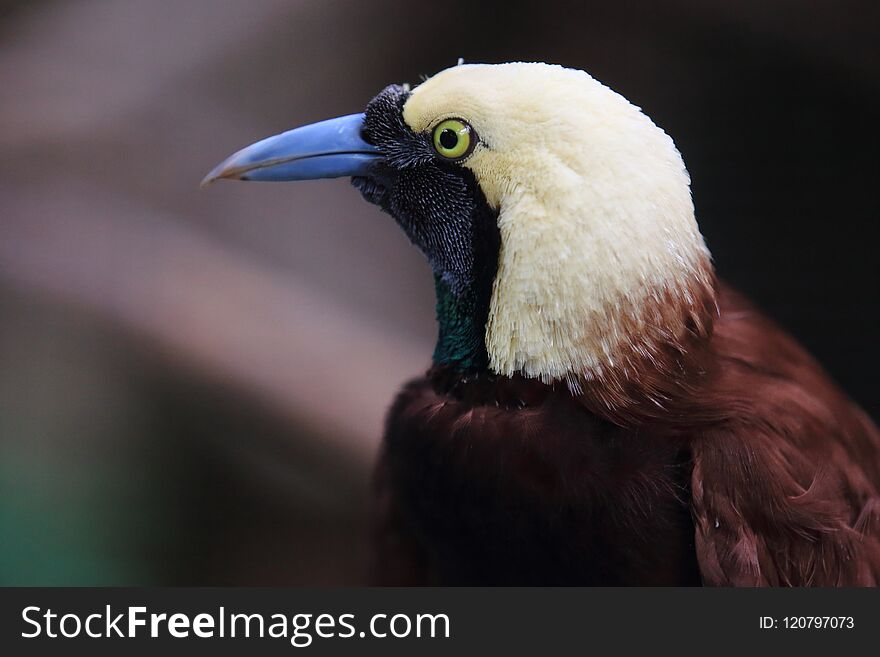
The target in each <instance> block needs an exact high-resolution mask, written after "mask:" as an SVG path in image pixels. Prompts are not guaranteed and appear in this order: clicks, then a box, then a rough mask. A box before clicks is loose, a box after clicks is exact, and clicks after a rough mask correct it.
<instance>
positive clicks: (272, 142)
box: [202, 114, 381, 187]
mask: <svg viewBox="0 0 880 657" xmlns="http://www.w3.org/2000/svg"><path fill="white" fill-rule="evenodd" d="M363 125H364V115H363V114H350V115H348V116H340V117H339V118H336V119H329V120H327V121H321V122H319V123H312V124H310V125H304V126H302V127H301V128H296V129H294V130H288V131H287V132H282V133H281V134H280V135H275V136H274V137H268V138H267V139H263V140H262V141H258V142H257V143H256V144H251V145H250V146H248V147H247V148H243V149H242V150H240V151H238V152H237V153H235V154H233V155H230V156H229V157H228V158H226V159H225V160H224V161H223V162H221V163H220V164H219V165H217V166H216V167H215V168H214V170H213V171H211V173H209V174H208V175H207V176H205V179H204V180H203V181H202V187H204V186H205V185H209V184H211V183H212V182H214V181H215V180H219V179H220V178H230V179H233V180H266V181H283V180H313V179H315V178H341V177H343V176H363V175H366V174H367V173H368V171H369V169H370V166H371V165H372V164H373V163H374V162H375V161H376V160H378V159H380V158H381V154H380V153H379V151H378V149H377V148H376V147H375V146H373V145H372V144H368V143H367V142H365V141H364V140H363V138H362V137H361V130H362V128H363Z"/></svg>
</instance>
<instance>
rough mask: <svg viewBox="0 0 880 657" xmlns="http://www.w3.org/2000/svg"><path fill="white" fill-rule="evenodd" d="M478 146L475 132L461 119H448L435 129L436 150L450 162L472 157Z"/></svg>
mask: <svg viewBox="0 0 880 657" xmlns="http://www.w3.org/2000/svg"><path fill="white" fill-rule="evenodd" d="M476 145H477V140H476V138H475V135H474V131H473V130H472V129H471V127H470V126H469V125H468V124H467V123H465V122H464V121H462V120H461V119H446V120H445V121H443V122H441V123H440V124H439V125H438V126H437V127H436V128H434V150H436V151H437V152H438V153H439V154H440V155H442V156H443V157H445V158H447V159H449V160H460V159H462V158H463V157H466V156H468V155H470V154H471V151H472V150H474V146H476Z"/></svg>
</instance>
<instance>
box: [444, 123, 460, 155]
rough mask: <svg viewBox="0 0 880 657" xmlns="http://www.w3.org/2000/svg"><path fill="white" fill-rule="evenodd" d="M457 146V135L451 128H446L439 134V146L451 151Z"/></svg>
mask: <svg viewBox="0 0 880 657" xmlns="http://www.w3.org/2000/svg"><path fill="white" fill-rule="evenodd" d="M457 144H458V133H457V132H456V131H455V130H453V129H452V128H446V129H445V130H443V132H441V133H440V145H441V146H442V147H443V148H445V149H446V150H448V151H451V150H452V149H453V148H455V146H456V145H457Z"/></svg>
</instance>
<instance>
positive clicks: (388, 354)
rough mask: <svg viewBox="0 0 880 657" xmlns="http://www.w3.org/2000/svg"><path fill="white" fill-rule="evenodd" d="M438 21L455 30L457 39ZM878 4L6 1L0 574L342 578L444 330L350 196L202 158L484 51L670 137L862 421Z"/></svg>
mask: <svg viewBox="0 0 880 657" xmlns="http://www.w3.org/2000/svg"><path fill="white" fill-rule="evenodd" d="M449 16H452V17H453V20H449V18H448V17H449ZM878 19H880V15H878V3H875V2H872V1H871V0H865V1H864V2H854V1H837V2H831V1H821V0H739V1H737V2H729V1H728V0H670V1H667V2H662V3H650V2H628V1H623V0H615V1H614V2H580V3H568V2H560V3H557V4H554V3H552V2H548V1H547V0H543V1H540V2H533V1H526V0H504V1H503V2H502V1H489V2H479V3H476V2H466V1H464V0H445V1H444V2H443V3H439V4H438V3H435V2H421V3H418V2H412V1H407V2H403V1H398V0H373V1H372V2H369V3H367V2H357V1H354V0H352V1H348V2H345V1H330V0H322V1H320V2H319V1H313V2H307V1H301V2H297V1H294V0H250V1H249V2H239V1H237V0H126V1H125V2H112V1H102V0H64V1H63V2H62V1H59V0H54V1H52V0H42V1H36V0H28V1H27V2H25V1H24V0H14V1H11V2H10V1H9V0H0V153H2V157H0V584H4V585H11V584H22V585H34V584H90V585H98V584H105V585H112V584H318V585H336V584H359V583H362V582H363V581H364V573H365V563H366V561H367V558H368V541H367V538H366V537H367V523H366V517H367V509H368V506H369V477H370V468H371V464H372V461H373V458H374V454H375V452H376V448H377V445H378V441H379V438H380V435H381V425H382V418H383V414H384V412H385V409H386V408H387V405H388V402H389V400H390V399H391V398H392V396H393V395H394V393H395V391H396V389H397V388H398V387H399V385H400V384H401V382H403V381H405V380H406V379H407V378H410V377H412V376H414V375H416V374H418V373H420V372H421V371H423V370H424V368H425V367H426V365H427V364H428V360H429V358H430V354H431V349H432V347H433V340H434V331H435V328H434V318H433V302H434V299H433V287H432V279H431V276H430V273H429V271H428V268H427V266H426V264H425V263H424V262H423V261H422V258H421V256H420V255H419V253H417V252H416V250H415V249H414V248H412V247H411V246H410V245H409V244H408V242H407V241H406V239H405V238H404V236H403V234H402V233H401V232H400V231H399V230H398V229H397V228H396V226H395V225H394V223H393V221H392V220H391V219H390V218H389V217H387V216H385V215H382V214H381V213H379V211H378V210H377V209H375V208H374V207H372V206H370V205H367V204H366V203H363V202H362V201H361V200H360V197H359V195H358V193H357V192H356V191H355V190H354V189H352V188H351V187H350V186H349V185H348V184H347V183H346V182H345V181H319V182H310V183H297V184H296V185H253V184H251V185H247V184H231V183H230V184H219V185H216V186H215V187H213V188H211V189H210V190H208V191H200V190H199V189H198V183H199V181H200V180H201V178H202V176H203V175H204V174H205V173H206V172H207V171H208V170H209V169H210V168H211V167H213V166H214V165H215V164H216V163H217V162H218V161H219V160H221V159H222V158H223V157H225V156H226V155H228V154H229V153H230V152H232V151H234V150H236V149H238V148H239V147H241V146H243V145H246V144H249V143H251V142H252V141H255V140H256V139H258V138H261V137H263V136H266V135H268V134H273V133H275V132H279V131H281V130H284V129H287V128H289V127H293V126H295V125H298V124H301V123H305V122H311V121H315V120H319V119H323V118H328V117H333V116H337V115H340V114H346V113H350V112H356V111H360V110H362V108H363V107H364V105H365V104H366V102H367V101H368V100H369V99H370V98H371V97H372V96H373V95H374V94H375V93H377V92H378V91H379V90H381V89H382V88H383V87H384V86H385V85H386V84H389V83H392V82H405V81H410V82H417V81H418V80H419V79H420V76H421V75H423V74H428V75H429V74H431V73H434V72H436V71H438V70H440V69H443V68H446V67H448V66H450V65H453V64H454V63H455V61H456V59H457V58H458V57H463V58H464V59H465V60H466V61H470V62H479V61H485V62H499V61H510V60H542V61H549V62H555V63H561V64H564V65H567V66H572V67H577V68H583V69H586V70H588V71H590V72H591V73H592V74H593V75H594V76H595V77H596V78H598V79H599V80H602V81H603V82H605V83H606V84H608V85H610V86H611V87H612V88H614V89H616V90H617V91H619V92H621V93H623V94H624V95H625V96H627V97H628V98H630V100H632V101H633V102H635V103H636V104H638V105H640V106H641V107H642V108H643V109H644V110H645V111H646V112H647V113H648V115H649V116H651V117H652V118H653V119H654V120H655V122H656V123H658V124H659V125H660V126H661V127H663V128H664V129H665V130H666V131H667V132H669V133H670V134H671V135H672V136H673V137H674V139H675V140H676V142H677V144H678V146H679V148H680V149H681V151H682V153H683V154H684V158H685V161H686V163H687V164H688V167H689V169H690V171H691V175H692V178H693V192H694V197H695V202H696V207H697V214H698V218H699V220H700V223H701V226H702V229H703V232H704V233H705V235H706V237H707V239H708V242H709V245H710V248H711V249H712V251H713V253H714V256H715V259H716V263H717V266H718V269H719V271H720V273H721V275H722V276H723V277H724V278H726V279H727V280H728V281H729V282H731V283H733V284H734V285H736V286H738V287H739V288H741V289H742V290H743V291H744V292H746V293H747V294H749V295H750V296H751V297H752V298H753V299H754V300H756V302H757V303H758V304H759V305H761V306H762V307H763V308H764V309H765V310H766V311H767V312H768V313H769V314H770V315H772V316H773V317H775V318H776V319H777V320H779V321H780V322H781V323H782V324H784V325H785V326H786V327H787V328H788V329H789V330H790V331H791V332H792V333H794V334H795V335H796V336H797V337H798V338H799V339H800V340H801V341H802V342H803V343H804V344H805V345H806V346H807V347H808V348H809V349H810V350H811V351H812V352H813V353H814V354H815V355H816V356H817V357H818V358H819V359H820V360H821V361H822V362H823V363H824V364H825V366H826V367H827V369H828V370H829V371H830V373H831V374H832V375H833V376H834V377H835V378H836V379H837V380H838V381H839V382H840V383H841V385H842V386H843V387H844V388H845V389H846V390H847V391H848V392H849V393H850V394H851V395H852V396H853V397H854V398H855V399H856V400H858V401H859V402H860V403H861V404H862V405H863V406H864V407H865V408H866V409H867V410H868V411H869V413H871V414H872V415H873V416H874V417H875V418H877V413H878V397H880V395H878V392H880V384H878V379H877V376H876V371H877V369H878V365H880V362H878V355H877V353H878V350H877V346H876V339H877V334H878V328H880V325H878V322H877V309H878V305H880V304H878V301H880V299H878V283H880V266H878V258H877V244H876V241H875V239H874V235H875V234H876V232H877V225H878V220H880V185H878V182H880V177H878V173H880V171H878V153H880V143H878V141H880V140H878V132H880V130H878V128H880V112H878V110H880V53H878V45H877V44H878V41H880V39H878V34H880V29H878V28H880V20H878Z"/></svg>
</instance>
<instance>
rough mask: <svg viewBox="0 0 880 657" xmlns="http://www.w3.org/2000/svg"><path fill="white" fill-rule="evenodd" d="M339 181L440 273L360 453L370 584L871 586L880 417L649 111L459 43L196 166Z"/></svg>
mask: <svg viewBox="0 0 880 657" xmlns="http://www.w3.org/2000/svg"><path fill="white" fill-rule="evenodd" d="M336 177H350V178H351V182H352V184H353V185H354V187H355V188H356V189H357V190H358V191H359V192H360V193H361V195H362V196H363V198H364V199H365V200H367V201H368V202H370V203H372V204H375V205H376V206H378V207H379V208H380V209H381V210H383V211H384V212H386V213H388V214H390V215H391V216H392V217H393V218H394V220H395V221H396V223H397V224H398V225H399V226H400V228H401V229H402V230H403V231H404V232H405V233H406V235H407V236H408V238H409V240H410V241H411V242H412V243H413V244H414V245H415V246H416V247H418V249H420V250H421V251H422V252H423V254H424V255H425V257H426V259H427V261H428V264H429V265H430V268H431V272H432V274H433V277H434V287H435V294H436V316H437V324H438V337H437V342H436V346H435V349H434V352H433V357H432V360H431V364H430V366H429V368H428V369H427V370H426V372H425V373H424V374H422V375H421V376H418V377H417V378H415V379H413V380H412V381H410V382H408V383H406V384H405V385H403V387H402V389H401V391H400V392H399V394H398V396H397V397H396V399H395V400H394V401H393V403H392V404H391V406H390V411H389V412H388V415H387V421H386V427H385V435H384V438H383V441H382V446H381V450H380V455H379V459H378V463H377V466H376V471H375V480H374V481H375V483H374V487H375V514H374V515H375V524H374V527H375V529H374V547H375V565H374V572H373V577H374V582H375V583H377V584H399V585H513V584H521V585H608V586H629V585H645V586H653V585H658V586H661V585H662V586H691V585H693V586H699V585H704V586H874V585H876V584H877V583H878V580H880V494H878V490H880V432H878V429H877V427H876V425H875V424H874V423H873V422H872V420H871V419H870V418H869V416H868V415H867V414H866V413H865V412H864V411H863V410H862V409H860V408H859V407H858V406H857V405H856V404H855V403H854V402H853V401H851V400H850V399H849V398H848V397H847V395H846V393H844V392H843V391H842V390H841V389H840V388H839V387H838V385H837V384H836V383H835V382H834V381H833V380H832V379H831V378H830V376H829V375H828V374H827V373H826V372H825V371H824V370H823V368H822V366H821V365H820V364H819V363H818V362H817V361H816V360H815V359H814V358H813V357H812V356H811V355H810V354H809V353H808V352H807V351H806V350H805V349H804V348H803V347H801V346H800V345H799V344H798V343H797V342H796V341H795V340H794V339H793V338H792V337H790V336H789V335H788V334H787V333H786V332H785V331H784V330H783V329H782V328H781V327H779V326H778V325H777V324H775V323H774V322H773V321H772V320H771V319H769V318H768V317H767V316H765V315H764V314H762V312H761V311H760V310H759V309H757V308H756V307H755V305H753V304H752V303H751V302H750V301H749V300H748V299H747V298H746V297H745V296H743V295H742V294H740V293H739V292H737V291H735V290H734V289H732V288H731V287H730V286H728V285H726V284H725V283H724V282H723V281H722V280H720V279H719V278H718V276H717V275H716V274H715V270H714V265H713V261H712V258H711V255H710V252H709V250H708V248H707V245H706V242H705V240H704V238H703V236H702V234H701V232H700V230H699V227H698V224H697V220H696V212H695V209H694V203H693V200H692V195H691V190H690V178H689V174H688V171H687V169H686V168H685V165H684V162H683V160H682V157H681V155H680V153H679V151H678V150H677V148H676V146H675V144H674V143H673V141H672V139H671V138H670V137H669V136H668V135H667V134H666V133H665V132H664V131H663V130H662V129H661V128H659V127H658V126H657V125H655V124H654V122H652V120H651V119H650V118H649V117H648V116H647V115H646V114H644V113H643V112H642V111H641V109H640V108H639V107H637V106H636V105H634V104H632V103H631V102H630V101H628V100H627V99H626V98H624V97H623V96H621V95H620V94H618V93H616V92H614V91H612V90H611V89H610V88H609V87H607V86H605V85H604V84H602V83H601V82H599V81H597V80H596V79H594V78H593V77H591V76H590V75H589V74H588V73H586V72H584V71H581V70H578V69H574V68H566V67H563V66H559V65H551V64H544V63H523V62H513V63H505V64H459V65H456V66H453V67H451V68H448V69H445V70H443V71H441V72H439V73H437V74H435V75H433V76H431V77H428V78H426V79H424V81H422V82H421V83H420V84H418V85H417V86H414V87H410V86H409V85H404V84H400V85H397V84H394V85H390V86H388V87H386V88H385V89H384V90H382V91H381V92H380V93H379V94H378V95H377V96H375V97H374V98H373V99H372V100H371V101H370V102H369V103H368V104H367V106H366V109H365V111H364V112H362V113H358V114H351V115H348V116H343V117H339V118H336V119H330V120H328V121H322V122H319V123H315V124H311V125H307V126H303V127H299V128H295V129H293V130H289V131H287V132H283V133H281V134H279V135H275V136H272V137H269V138H267V139H264V140H262V141H260V142H257V143H256V144H253V145H251V146H248V147H246V148H244V149H242V150H240V151H238V152H236V153H235V154H233V155H232V156H230V157H229V158H227V159H226V160H224V161H223V162H222V163H221V164H220V165H218V166H217V167H216V168H215V169H214V170H213V171H211V173H209V174H208V176H207V177H206V178H205V180H204V181H203V182H204V183H205V184H207V183H211V182H214V181H216V180H218V179H238V180H254V181H289V180H308V179H316V178H336ZM426 361H427V357H426Z"/></svg>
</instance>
